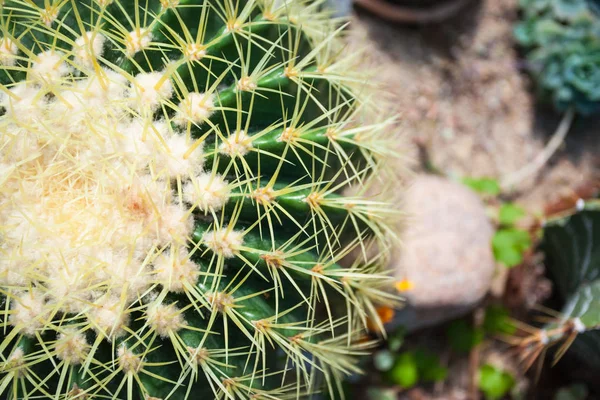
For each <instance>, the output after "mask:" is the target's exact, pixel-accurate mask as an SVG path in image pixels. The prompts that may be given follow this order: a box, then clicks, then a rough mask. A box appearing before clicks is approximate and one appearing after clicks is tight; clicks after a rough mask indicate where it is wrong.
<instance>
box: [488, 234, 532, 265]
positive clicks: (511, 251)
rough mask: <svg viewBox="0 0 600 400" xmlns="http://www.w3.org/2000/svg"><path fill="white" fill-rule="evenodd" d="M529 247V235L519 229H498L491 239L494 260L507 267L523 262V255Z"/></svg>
mask: <svg viewBox="0 0 600 400" xmlns="http://www.w3.org/2000/svg"><path fill="white" fill-rule="evenodd" d="M530 247H531V237H530V236H529V233H528V232H526V231H523V230H521V229H516V228H505V229H499V230H498V231H496V233H495V234H494V237H493V238H492V249H493V250H494V257H495V258H496V260H497V261H498V262H500V263H502V264H504V265H506V266H507V267H509V268H510V267H514V266H515V265H519V264H520V263H521V262H522V261H523V254H524V253H525V251H527V250H528V249H529V248H530Z"/></svg>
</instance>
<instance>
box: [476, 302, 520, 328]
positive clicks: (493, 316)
mask: <svg viewBox="0 0 600 400" xmlns="http://www.w3.org/2000/svg"><path fill="white" fill-rule="evenodd" d="M483 329H484V330H485V331H486V332H487V333H490V334H505V335H512V334H514V333H515V332H516V330H517V327H516V326H515V325H514V324H513V323H512V322H511V321H510V314H509V312H508V310H507V309H506V308H504V307H502V306H499V305H491V306H489V307H488V308H487V309H486V310H485V319H484V321H483Z"/></svg>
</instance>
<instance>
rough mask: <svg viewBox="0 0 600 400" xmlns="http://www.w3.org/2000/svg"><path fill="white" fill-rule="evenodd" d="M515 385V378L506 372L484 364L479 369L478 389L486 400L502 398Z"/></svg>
mask: <svg viewBox="0 0 600 400" xmlns="http://www.w3.org/2000/svg"><path fill="white" fill-rule="evenodd" d="M514 385H515V378H514V377H513V376H512V375H511V374H509V373H508V372H506V371H503V370H501V369H499V368H496V367H494V366H493V365H489V364H486V365H484V366H482V367H481V368H479V389H481V391H482V392H483V394H484V395H485V398H486V399H488V400H497V399H501V398H502V397H504V396H505V395H506V394H507V393H508V392H509V391H510V390H511V389H512V388H513V386H514Z"/></svg>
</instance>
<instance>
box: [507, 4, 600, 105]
mask: <svg viewBox="0 0 600 400" xmlns="http://www.w3.org/2000/svg"><path fill="white" fill-rule="evenodd" d="M520 6H521V10H522V14H523V20H522V21H520V22H519V23H518V24H517V26H516V27H515V36H516V39H517V42H518V43H519V44H520V45H521V46H522V47H523V48H524V49H525V51H526V57H527V61H528V64H529V69H530V71H531V73H532V75H533V76H534V78H535V80H536V82H537V85H538V89H539V92H540V96H541V97H542V98H543V99H546V100H549V101H551V102H552V103H553V104H554V106H555V107H556V108H557V109H558V110H559V111H564V110H566V109H568V108H571V107H574V108H575V109H576V110H577V111H578V112H579V113H580V114H583V115H589V114H592V113H595V112H598V111H600V16H599V15H598V14H597V12H596V11H597V10H598V2H597V1H595V0H520Z"/></svg>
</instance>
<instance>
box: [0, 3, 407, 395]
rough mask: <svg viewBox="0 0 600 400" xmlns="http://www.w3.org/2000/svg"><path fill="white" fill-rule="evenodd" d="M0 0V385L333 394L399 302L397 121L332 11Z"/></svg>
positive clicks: (47, 389) (23, 391) (59, 390)
mask: <svg viewBox="0 0 600 400" xmlns="http://www.w3.org/2000/svg"><path fill="white" fill-rule="evenodd" d="M0 4H1V5H0V7H1V8H0V9H1V29H2V32H1V34H2V36H1V38H0V64H1V68H0V80H1V83H2V92H1V94H0V105H1V107H2V108H1V111H0V113H1V114H0V115H1V116H0V120H1V122H0V124H1V126H2V130H1V131H0V132H1V133H0V135H1V136H0V138H1V139H0V182H1V185H0V188H1V190H0V287H1V292H0V295H1V303H0V304H1V305H2V309H1V311H0V319H1V321H2V330H1V331H0V354H1V356H2V360H0V361H1V363H2V367H1V368H2V370H1V373H0V396H2V398H11V399H17V398H52V399H63V398H114V399H151V398H152V399H167V398H169V399H185V398H220V399H235V398H254V399H258V398H265V399H285V398H304V397H307V396H311V395H313V394H315V393H319V392H329V393H330V394H331V395H335V393H337V392H338V390H339V385H340V381H341V379H342V378H343V377H344V376H346V375H348V374H354V373H357V372H360V371H359V368H358V367H357V364H356V360H355V359H356V357H357V356H358V355H360V354H363V353H364V352H365V351H367V350H368V348H369V347H370V346H372V344H373V339H369V338H368V337H366V336H365V331H366V328H365V327H366V326H367V324H369V325H370V326H373V325H375V326H378V327H379V328H382V327H381V321H380V320H379V319H378V316H377V311H376V310H377V307H379V306H382V305H386V306H390V305H392V306H393V305H395V304H396V303H397V301H398V300H397V297H396V295H395V294H394V293H393V292H391V291H389V290H388V288H389V287H390V284H391V283H392V282H390V278H389V277H388V276H387V275H386V274H385V271H384V266H385V264H386V259H387V257H388V249H389V248H390V244H391V243H392V241H393V240H394V237H393V236H394V235H393V233H392V232H391V231H390V229H389V227H388V226H389V223H388V222H389V220H390V218H391V217H392V216H393V215H395V212H394V210H393V207H391V206H390V205H389V204H388V203H386V202H385V201H383V200H380V199H378V198H377V197H375V195H376V194H378V193H375V194H373V192H374V190H373V187H372V185H371V182H374V181H376V180H381V179H384V178H383V176H384V172H385V171H386V170H387V169H386V168H384V162H385V160H386V159H387V158H388V157H389V156H390V155H391V153H392V149H393V146H391V144H393V143H391V142H390V136H389V132H391V131H392V127H393V126H392V125H391V124H392V123H393V121H392V120H390V119H387V118H385V116H382V117H380V115H382V114H383V113H382V112H381V111H382V107H381V106H380V104H379V105H378V104H376V102H375V101H373V100H372V95H371V93H372V91H371V90H369V87H367V86H365V85H364V81H365V74H364V73H361V72H359V70H358V69H355V66H356V64H357V61H360V54H358V53H350V54H348V53H347V52H345V51H344V45H343V41H342V40H341V39H340V37H341V35H342V34H343V27H340V26H339V21H335V20H332V19H331V18H329V16H328V14H327V12H326V11H325V10H324V9H323V6H322V4H321V2H320V1H314V0H311V1H303V0H293V1H292V0H290V1H287V2H285V1H277V0H247V1H240V0H204V1H200V0H196V1H194V0H160V1H158V0H143V1H139V0H135V1H134V0H127V1H125V0H122V1H119V0H45V1H42V0H12V1H11V0H8V1H2V2H0ZM374 250H377V251H374ZM351 254H353V259H352V260H353V261H352V260H351V261H349V262H345V263H343V262H342V261H343V260H344V259H348V258H349V256H350V255H351Z"/></svg>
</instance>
